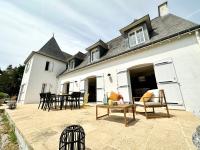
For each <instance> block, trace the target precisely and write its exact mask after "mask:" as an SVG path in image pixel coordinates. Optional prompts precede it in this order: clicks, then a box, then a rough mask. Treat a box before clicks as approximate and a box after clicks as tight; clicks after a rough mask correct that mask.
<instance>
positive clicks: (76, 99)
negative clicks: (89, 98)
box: [38, 92, 86, 111]
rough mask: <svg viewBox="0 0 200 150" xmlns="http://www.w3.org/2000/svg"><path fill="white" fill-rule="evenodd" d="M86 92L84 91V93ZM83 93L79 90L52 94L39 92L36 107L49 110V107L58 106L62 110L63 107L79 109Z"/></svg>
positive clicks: (55, 107)
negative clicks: (38, 100) (38, 101)
mask: <svg viewBox="0 0 200 150" xmlns="http://www.w3.org/2000/svg"><path fill="white" fill-rule="evenodd" d="M85 94H86V93H85ZM85 94H84V93H81V92H72V93H71V94H58V95H56V94H52V93H50V92H48V93H40V103H39V106H38V109H39V108H40V107H41V109H43V110H47V109H48V111H50V110H51V109H53V108H54V109H57V108H59V109H60V110H62V109H63V108H65V109H66V108H67V107H70V109H71V110H72V109H73V108H79V109H80V101H81V100H84V95H85Z"/></svg>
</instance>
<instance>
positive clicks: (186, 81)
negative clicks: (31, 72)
mask: <svg viewBox="0 0 200 150" xmlns="http://www.w3.org/2000/svg"><path fill="white" fill-rule="evenodd" d="M197 35H198V34H197V33H196V34H195V33H194V32H193V33H192V34H187V35H184V36H182V37H177V38H173V39H172V40H168V41H165V42H163V43H160V44H157V45H154V46H149V47H147V48H143V49H140V50H137V51H132V52H129V53H126V54H124V55H121V56H118V57H115V58H112V59H109V60H106V61H104V62H101V63H98V64H95V65H92V66H90V67H86V68H85V69H84V68H82V69H79V70H77V71H73V72H71V73H67V74H64V75H61V76H60V77H59V83H58V84H59V86H58V90H57V92H58V93H59V92H62V87H63V86H62V85H63V84H64V83H66V82H70V90H71V91H79V90H80V89H81V88H82V87H85V88H86V85H83V84H84V82H82V81H83V80H86V81H87V78H88V77H92V76H96V80H97V85H96V86H97V101H102V100H103V96H104V94H105V93H106V92H110V91H116V92H119V93H121V94H122V95H123V97H124V99H125V101H126V102H130V101H131V100H132V98H131V97H132V94H131V92H130V88H131V86H130V77H129V69H130V68H134V67H139V66H142V65H147V64H153V65H154V71H155V75H156V81H157V85H158V88H162V89H164V90H165V93H166V97H167V100H168V101H169V102H177V103H178V104H182V105H184V106H185V109H186V110H188V111H191V112H193V113H195V114H200V101H199V95H198V93H199V91H200V84H198V83H200V69H199V66H200V59H199V58H200V44H199V41H198V40H199V37H197ZM159 63H161V64H162V63H163V64H168V65H165V66H162V67H160V66H159V65H156V64H159ZM158 66H159V67H158ZM163 68H164V70H163ZM164 71H165V72H164ZM108 74H110V75H111V78H112V79H110V78H109V77H108ZM168 78H169V79H170V82H169V83H167V84H166V83H165V84H162V82H160V81H161V80H164V79H166V80H167V79H168ZM171 78H172V79H171ZM171 80H173V82H172V81H171ZM75 81H76V82H75ZM171 82H172V83H171ZM85 83H86V82H85ZM85 90H87V89H85Z"/></svg>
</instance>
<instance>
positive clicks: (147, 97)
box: [140, 91, 153, 102]
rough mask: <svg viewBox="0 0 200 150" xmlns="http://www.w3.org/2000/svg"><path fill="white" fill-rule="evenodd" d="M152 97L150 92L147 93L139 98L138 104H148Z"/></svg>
mask: <svg viewBox="0 0 200 150" xmlns="http://www.w3.org/2000/svg"><path fill="white" fill-rule="evenodd" d="M152 96H153V93H152V92H149V91H147V92H146V93H144V95H143V96H142V97H141V98H140V102H148V101H149V100H150V99H151V97H152Z"/></svg>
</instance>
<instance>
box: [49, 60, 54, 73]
mask: <svg viewBox="0 0 200 150" xmlns="http://www.w3.org/2000/svg"><path fill="white" fill-rule="evenodd" d="M53 67H54V63H53V62H49V71H50V72H53Z"/></svg>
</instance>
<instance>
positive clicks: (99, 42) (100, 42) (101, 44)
mask: <svg viewBox="0 0 200 150" xmlns="http://www.w3.org/2000/svg"><path fill="white" fill-rule="evenodd" d="M97 46H101V47H103V48H105V49H108V45H107V44H106V43H104V41H102V40H101V39H100V40H99V41H98V42H96V43H94V44H93V45H91V46H89V47H88V48H86V50H87V51H89V50H91V49H93V48H95V47H97Z"/></svg>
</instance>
